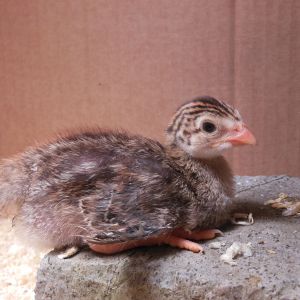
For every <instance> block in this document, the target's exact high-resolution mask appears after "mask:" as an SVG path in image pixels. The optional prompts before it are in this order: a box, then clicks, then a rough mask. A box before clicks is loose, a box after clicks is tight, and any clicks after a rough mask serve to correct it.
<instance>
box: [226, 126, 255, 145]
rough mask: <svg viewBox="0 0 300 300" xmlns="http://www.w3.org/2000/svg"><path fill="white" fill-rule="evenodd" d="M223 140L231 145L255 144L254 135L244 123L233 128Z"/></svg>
mask: <svg viewBox="0 0 300 300" xmlns="http://www.w3.org/2000/svg"><path fill="white" fill-rule="evenodd" d="M225 141H226V142H229V143H231V144H232V145H233V146H242V145H255V144H256V139H255V136H254V135H253V134H252V133H251V131H250V130H249V129H248V128H247V127H246V125H244V124H243V125H242V126H241V127H240V128H238V129H235V130H233V131H232V132H231V133H230V135H229V136H228V137H227V138H226V140H225Z"/></svg>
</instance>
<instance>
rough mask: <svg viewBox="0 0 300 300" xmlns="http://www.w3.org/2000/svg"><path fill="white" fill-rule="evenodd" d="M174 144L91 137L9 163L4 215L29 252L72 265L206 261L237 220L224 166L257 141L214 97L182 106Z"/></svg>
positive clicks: (61, 141)
mask: <svg viewBox="0 0 300 300" xmlns="http://www.w3.org/2000/svg"><path fill="white" fill-rule="evenodd" d="M166 133H167V143H166V144H165V145H164V146H163V145H161V144H160V143H159V142H157V141H154V140H152V139H149V138H145V137H142V136H139V135H130V134H127V133H124V132H116V131H102V130H100V129H95V130H92V131H86V132H79V133H77V134H72V135H68V136H62V137H58V138H57V139H56V140H55V141H53V142H51V143H48V144H44V145H41V146H38V147H35V148H30V149H27V150H26V151H25V152H24V153H21V154H20V155H18V156H16V157H14V158H12V159H9V160H3V161H2V163H1V167H0V210H1V214H2V215H6V216H9V215H10V216H13V217H14V218H13V223H14V225H15V227H16V230H17V231H18V232H20V233H21V234H22V238H23V239H27V240H29V241H30V243H37V244H42V245H44V246H47V247H53V248H56V249H63V248H69V250H68V252H67V253H68V255H71V254H74V253H75V252H76V251H77V249H78V248H80V247H82V246H85V245H88V246H89V247H90V248H91V249H92V250H94V251H96V252H100V253H107V254H111V253H116V252H120V251H124V250H127V249H130V248H134V247H138V246H147V245H156V244H169V245H171V246H175V247H179V248H183V249H187V250H191V251H193V252H200V251H202V247H201V246H200V245H199V244H198V243H195V242H192V241H191V240H196V241H197V240H202V239H210V238H213V237H214V236H215V235H216V234H218V233H219V231H218V230H216V229H214V228H217V227H219V226H221V225H222V224H224V223H225V222H226V221H227V220H228V219H229V217H230V212H231V209H232V200H233V197H234V185H233V176H232V172H231V169H230V167H229V166H228V164H227V162H226V161H225V159H224V158H223V157H222V156H221V154H222V152H223V151H224V150H227V149H229V148H231V147H232V146H236V145H245V144H254V143H255V138H254V136H253V135H252V134H251V132H250V131H249V130H248V129H247V127H246V126H245V124H244V123H243V121H242V119H241V116H240V114H239V113H238V111H237V110H235V109H233V108H232V107H230V106H229V105H227V104H225V103H223V102H221V101H218V100H216V99H214V98H211V97H202V98H198V99H195V100H192V101H190V102H188V103H186V104H183V105H182V106H181V107H179V109H178V110H177V111H176V113H175V115H174V116H173V119H172V121H171V123H170V124H169V126H168V128H167V131H166Z"/></svg>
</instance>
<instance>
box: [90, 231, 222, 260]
mask: <svg viewBox="0 0 300 300" xmlns="http://www.w3.org/2000/svg"><path fill="white" fill-rule="evenodd" d="M217 235H223V233H222V232H221V231H220V230H218V229H209V230H195V231H191V232H189V231H186V230H184V229H182V228H180V229H176V230H174V232H173V233H172V234H167V235H166V234H165V235H160V236H157V237H150V238H148V239H144V240H139V241H128V242H122V243H115V244H108V245H99V244H88V245H89V247H90V248H91V249H92V250H93V251H95V252H98V253H102V254H115V253H119V252H123V251H125V250H129V249H133V248H137V247H143V246H155V245H161V244H166V245H170V246H172V247H177V248H180V249H185V250H189V251H192V252H194V253H199V252H203V247H202V246H201V245H199V244H198V243H195V242H192V241H190V240H189V239H192V240H197V241H198V240H209V239H213V238H215V237H216V236H217Z"/></svg>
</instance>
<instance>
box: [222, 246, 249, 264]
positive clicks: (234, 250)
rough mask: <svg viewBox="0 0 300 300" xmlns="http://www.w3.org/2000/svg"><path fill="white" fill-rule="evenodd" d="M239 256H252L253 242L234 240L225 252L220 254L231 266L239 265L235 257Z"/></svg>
mask: <svg viewBox="0 0 300 300" xmlns="http://www.w3.org/2000/svg"><path fill="white" fill-rule="evenodd" d="M237 256H244V257H249V256H252V250H251V243H247V244H245V243H240V242H234V243H233V244H232V245H231V246H230V247H229V248H228V249H227V250H226V252H225V253H224V254H222V255H221V256H220V259H221V260H222V261H224V262H225V263H227V264H230V265H231V266H235V265H237V262H236V261H234V260H233V259H234V258H236V257H237Z"/></svg>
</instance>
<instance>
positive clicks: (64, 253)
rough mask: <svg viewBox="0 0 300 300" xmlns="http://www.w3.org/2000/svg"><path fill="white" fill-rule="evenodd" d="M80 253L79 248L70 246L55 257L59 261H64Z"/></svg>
mask: <svg viewBox="0 0 300 300" xmlns="http://www.w3.org/2000/svg"><path fill="white" fill-rule="evenodd" d="M79 251H80V248H79V247H77V246H71V247H67V248H66V249H64V250H63V251H61V252H60V254H58V255H57V257H58V258H59V259H66V258H70V257H71V256H73V255H75V254H77V253H78V252H79Z"/></svg>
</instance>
